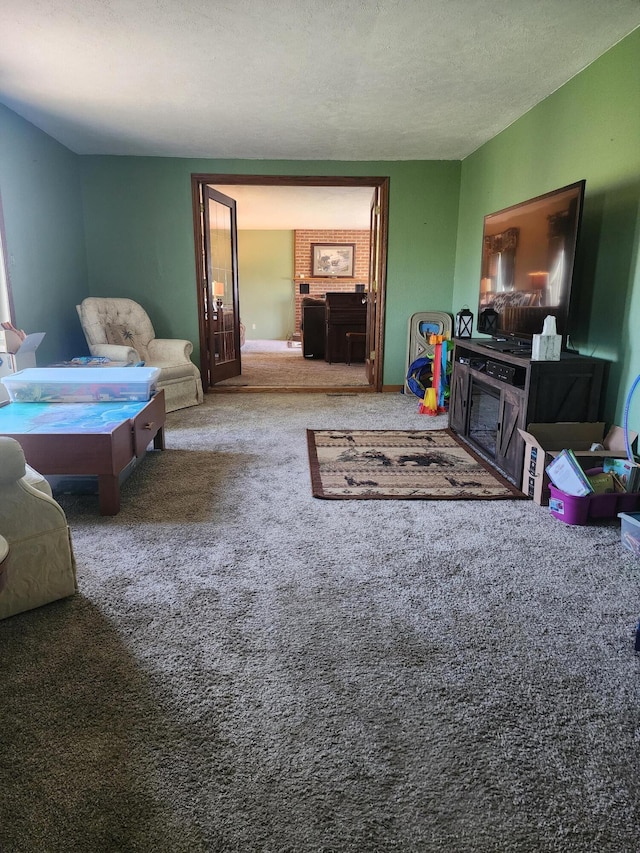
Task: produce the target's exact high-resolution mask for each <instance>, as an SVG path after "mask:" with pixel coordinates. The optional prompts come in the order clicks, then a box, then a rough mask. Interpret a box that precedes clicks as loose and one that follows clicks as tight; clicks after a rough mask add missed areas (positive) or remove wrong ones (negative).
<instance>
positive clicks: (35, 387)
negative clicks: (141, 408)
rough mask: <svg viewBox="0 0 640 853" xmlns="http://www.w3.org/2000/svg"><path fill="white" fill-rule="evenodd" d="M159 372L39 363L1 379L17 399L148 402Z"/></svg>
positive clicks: (151, 369)
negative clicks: (55, 365) (42, 364)
mask: <svg viewBox="0 0 640 853" xmlns="http://www.w3.org/2000/svg"><path fill="white" fill-rule="evenodd" d="M159 376H160V368H159V367H83V368H71V367H42V368H39V367H36V368H30V369H28V370H20V371H18V373H14V374H12V375H11V376H4V377H3V378H2V380H0V381H2V383H3V384H4V385H5V387H6V389H7V391H8V393H9V397H10V398H11V400H12V401H13V402H16V403H96V402H100V403H106V402H112V401H113V402H118V401H128V402H144V401H146V400H149V399H151V396H152V394H153V393H154V391H155V390H156V386H157V382H158V377H159Z"/></svg>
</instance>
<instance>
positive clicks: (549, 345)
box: [531, 335, 562, 361]
mask: <svg viewBox="0 0 640 853" xmlns="http://www.w3.org/2000/svg"><path fill="white" fill-rule="evenodd" d="M561 348H562V337H561V336H560V335H534V336H533V341H532V342H531V361H560V350H561Z"/></svg>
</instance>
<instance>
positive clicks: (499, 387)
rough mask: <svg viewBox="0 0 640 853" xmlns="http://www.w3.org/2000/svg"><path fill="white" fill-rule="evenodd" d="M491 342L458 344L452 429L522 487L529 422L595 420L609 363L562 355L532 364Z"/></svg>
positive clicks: (525, 357)
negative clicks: (524, 434) (523, 433)
mask: <svg viewBox="0 0 640 853" xmlns="http://www.w3.org/2000/svg"><path fill="white" fill-rule="evenodd" d="M489 343H490V342H489V341H488V340H487V341H480V340H473V339H472V340H466V341H456V343H455V349H454V355H453V373H452V377H451V396H450V401H449V426H450V427H451V429H452V430H453V431H454V432H455V433H457V434H458V435H459V436H460V437H461V438H463V439H464V440H465V441H466V442H468V443H469V444H470V445H471V446H472V447H474V448H475V449H476V450H478V451H479V452H480V453H481V454H482V455H483V456H484V457H485V458H486V459H488V460H489V461H490V462H492V464H493V465H495V467H496V468H497V469H498V470H499V471H500V472H501V473H502V474H504V475H505V476H506V477H508V479H509V480H511V481H512V482H513V483H515V484H516V485H520V483H521V480H522V465H523V460H524V441H523V440H522V437H521V436H520V433H519V432H518V429H519V428H520V429H526V428H527V425H528V424H530V423H558V422H560V421H596V420H598V416H599V411H600V397H601V393H602V386H603V382H604V370H605V366H606V362H604V361H602V360H599V359H595V358H588V357H586V356H580V355H574V354H572V353H562V356H561V358H560V361H532V360H531V358H529V357H528V355H522V354H521V352H522V350H520V352H519V351H518V348H517V347H516V348H515V350H516V351H515V352H511V351H508V345H506V344H505V347H504V349H496V350H494V349H491V348H489V347H488V344H489Z"/></svg>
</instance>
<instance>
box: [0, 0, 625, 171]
mask: <svg viewBox="0 0 640 853" xmlns="http://www.w3.org/2000/svg"><path fill="white" fill-rule="evenodd" d="M639 25H640V2H638V0H607V2H606V3H603V2H602V0H509V2H508V3H496V2H495V0H279V2H277V3H274V2H273V0H2V3H1V4H0V32H1V33H2V37H1V39H0V101H2V102H3V103H5V104H6V105H7V106H9V107H10V108H11V109H13V110H14V111H15V112H17V113H18V114H19V115H21V116H23V117H24V118H26V119H28V120H29V121H31V122H32V123H33V124H35V125H36V126H37V127H39V128H41V129H42V130H44V131H45V132H46V133H48V134H49V135H51V136H53V137H54V138H55V139H57V140H59V141H60V142H62V143H63V144H64V145H66V146H67V147H68V148H70V149H71V150H72V151H74V152H76V153H78V154H116V155H150V156H168V157H202V158H224V159H230V158H238V159H286V160H414V159H420V160H423V159H424V160H443V159H444V160H459V159H463V158H464V157H466V156H467V155H469V154H470V153H472V152H473V151H474V150H476V149H477V148H478V147H479V146H480V145H482V144H483V143H484V142H486V141H487V140H488V139H490V138H492V137H493V136H495V135H496V134H497V133H498V132H500V131H501V130H503V129H504V128H505V127H507V126H508V125H509V124H511V123H512V122H513V121H515V120H516V119H517V118H518V117H519V116H521V115H522V114H523V113H525V112H526V111H528V110H529V109H530V108H531V107H533V106H534V105H535V104H537V103H539V102H540V101H541V100H543V99H544V98H545V97H547V96H548V95H549V94H551V93H552V92H553V91H555V90H556V89H558V88H559V87H560V86H562V85H563V84H564V83H566V82H567V81H568V80H569V79H571V77H573V76H575V75H576V74H577V73H578V72H580V71H581V70H582V69H583V68H585V67H586V66H587V65H589V64H590V63H591V62H593V61H594V60H595V59H597V57H598V56H600V55H601V54H602V53H604V52H605V51H606V50H608V49H609V48H610V47H612V46H613V45H614V44H616V43H617V42H618V41H619V40H620V39H622V38H623V37H624V36H626V35H627V34H629V33H630V32H631V31H632V30H634V29H635V28H636V27H637V26H639Z"/></svg>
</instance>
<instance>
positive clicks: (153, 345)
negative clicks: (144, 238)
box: [76, 296, 203, 412]
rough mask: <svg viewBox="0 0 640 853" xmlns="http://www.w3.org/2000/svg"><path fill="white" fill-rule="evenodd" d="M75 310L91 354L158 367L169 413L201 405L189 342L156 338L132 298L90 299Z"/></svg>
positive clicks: (198, 374) (148, 321)
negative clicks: (141, 362)
mask: <svg viewBox="0 0 640 853" xmlns="http://www.w3.org/2000/svg"><path fill="white" fill-rule="evenodd" d="M76 308H77V311H78V316H79V317H80V323H81V325H82V330H83V332H84V336H85V338H86V339H87V344H88V345H89V352H90V353H91V355H94V356H105V357H106V358H110V359H112V360H113V361H120V362H126V363H133V364H135V363H137V362H139V361H144V363H145V365H146V366H147V367H159V368H160V377H159V379H158V388H164V397H165V406H166V409H167V411H168V412H173V411H174V410H175V409H185V408H186V407H187V406H197V405H198V403H201V402H202V399H203V395H202V381H201V379H200V371H199V370H198V368H197V367H196V366H195V364H194V363H193V362H192V361H191V358H190V356H191V353H192V352H193V344H192V343H191V341H184V340H178V339H165V338H156V333H155V332H154V330H153V326H152V325H151V320H150V319H149V317H148V315H147V312H146V311H145V310H144V308H142V306H140V305H138V303H137V302H134V301H133V300H132V299H120V298H109V297H106V298H103V297H97V296H90V297H88V298H87V299H84V300H83V301H82V303H81V304H80V305H77V306H76Z"/></svg>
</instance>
